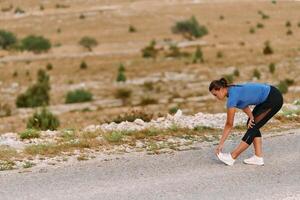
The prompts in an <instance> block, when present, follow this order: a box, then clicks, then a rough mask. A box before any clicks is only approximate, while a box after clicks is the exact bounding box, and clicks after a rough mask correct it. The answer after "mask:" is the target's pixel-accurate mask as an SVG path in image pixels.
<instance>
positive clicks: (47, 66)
mask: <svg viewBox="0 0 300 200" xmlns="http://www.w3.org/2000/svg"><path fill="white" fill-rule="evenodd" d="M46 69H47V70H49V71H50V70H52V69H53V65H52V64H51V63H48V64H47V65H46Z"/></svg>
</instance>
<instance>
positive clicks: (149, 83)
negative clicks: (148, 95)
mask: <svg viewBox="0 0 300 200" xmlns="http://www.w3.org/2000/svg"><path fill="white" fill-rule="evenodd" d="M143 86H144V88H146V89H147V90H149V91H151V90H153V89H154V86H153V82H151V81H148V82H144V84H143Z"/></svg>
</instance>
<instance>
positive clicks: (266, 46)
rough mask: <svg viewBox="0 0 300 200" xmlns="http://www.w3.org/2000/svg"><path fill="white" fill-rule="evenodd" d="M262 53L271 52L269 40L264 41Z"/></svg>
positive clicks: (267, 53)
mask: <svg viewBox="0 0 300 200" xmlns="http://www.w3.org/2000/svg"><path fill="white" fill-rule="evenodd" d="M263 53H264V55H270V54H273V49H272V47H271V46H270V42H269V41H266V42H265V47H264V49H263Z"/></svg>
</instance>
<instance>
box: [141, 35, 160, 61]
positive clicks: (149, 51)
mask: <svg viewBox="0 0 300 200" xmlns="http://www.w3.org/2000/svg"><path fill="white" fill-rule="evenodd" d="M155 45H156V41H155V40H152V41H151V42H150V44H149V45H148V46H146V47H145V48H143V49H142V56H143V58H154V59H155V58H156V57H157V55H158V50H157V49H156V48H155Z"/></svg>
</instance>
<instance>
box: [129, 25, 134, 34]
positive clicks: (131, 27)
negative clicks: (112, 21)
mask: <svg viewBox="0 0 300 200" xmlns="http://www.w3.org/2000/svg"><path fill="white" fill-rule="evenodd" d="M128 32H129V33H135V32H136V28H135V27H134V26H132V25H130V26H129V28H128Z"/></svg>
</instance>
